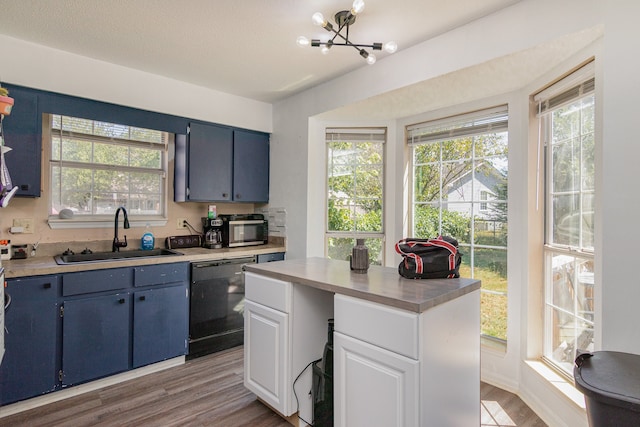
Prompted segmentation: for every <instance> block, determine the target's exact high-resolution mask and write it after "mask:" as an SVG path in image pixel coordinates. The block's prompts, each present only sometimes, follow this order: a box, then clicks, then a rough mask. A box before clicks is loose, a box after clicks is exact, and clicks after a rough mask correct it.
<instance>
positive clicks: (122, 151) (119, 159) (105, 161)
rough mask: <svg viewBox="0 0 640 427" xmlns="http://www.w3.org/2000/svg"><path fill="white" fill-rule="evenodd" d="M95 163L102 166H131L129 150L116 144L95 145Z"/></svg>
mask: <svg viewBox="0 0 640 427" xmlns="http://www.w3.org/2000/svg"><path fill="white" fill-rule="evenodd" d="M93 150H94V162H95V163H98V164H101V165H114V166H129V148H128V147H122V146H121V145H115V144H101V143H95V144H93Z"/></svg>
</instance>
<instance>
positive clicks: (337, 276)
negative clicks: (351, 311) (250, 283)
mask: <svg viewBox="0 0 640 427" xmlns="http://www.w3.org/2000/svg"><path fill="white" fill-rule="evenodd" d="M246 270H247V271H249V272H254V273H256V274H261V275H264V276H268V277H272V278H275V279H279V280H283V281H287V282H294V283H297V284H301V285H306V286H310V287H313V288H317V289H321V290H325V291H329V292H333V293H336V294H342V295H348V296H352V297H356V298H361V299H363V300H367V301H372V302H376V303H380V304H384V305H388V306H390V307H395V308H400V309H404V310H408V311H412V312H415V313H422V312H424V311H426V310H428V309H430V308H432V307H435V306H437V305H440V304H443V303H445V302H448V301H451V300H453V299H455V298H458V297H460V296H462V295H465V294H467V293H470V292H473V291H475V290H477V289H480V281H479V280H476V279H466V278H459V279H419V280H412V279H405V278H404V277H402V276H400V274H398V270H397V269H395V268H390V267H381V266H376V265H372V266H370V267H369V270H368V272H367V273H366V274H361V273H354V272H352V271H351V270H350V268H349V263H348V262H347V261H337V260H331V259H326V258H307V259H293V260H286V261H277V262H271V263H266V264H251V265H247V266H246Z"/></svg>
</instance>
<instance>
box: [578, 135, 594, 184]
mask: <svg viewBox="0 0 640 427" xmlns="http://www.w3.org/2000/svg"><path fill="white" fill-rule="evenodd" d="M594 156H595V141H594V134H593V133H590V134H588V135H585V136H583V137H582V165H581V166H582V170H581V173H582V189H583V190H594V189H595V159H594Z"/></svg>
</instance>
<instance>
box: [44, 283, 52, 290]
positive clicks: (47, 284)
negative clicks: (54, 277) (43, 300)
mask: <svg viewBox="0 0 640 427" xmlns="http://www.w3.org/2000/svg"><path fill="white" fill-rule="evenodd" d="M43 287H44V288H45V289H51V283H45V284H44V286H43Z"/></svg>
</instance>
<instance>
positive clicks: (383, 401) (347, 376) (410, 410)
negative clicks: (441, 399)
mask: <svg viewBox="0 0 640 427" xmlns="http://www.w3.org/2000/svg"><path fill="white" fill-rule="evenodd" d="M333 340H334V341H333V343H334V369H335V370H334V374H335V375H334V382H333V383H334V397H335V399H334V404H335V412H334V421H335V425H336V426H337V427H376V426H380V427H392V426H397V427H408V426H417V425H418V419H419V415H418V410H419V406H418V399H419V382H418V380H419V378H418V375H419V369H418V368H419V362H418V361H417V360H412V359H409V358H407V357H405V356H401V355H399V354H396V353H393V352H390V351H388V350H384V349H382V348H380V347H377V346H374V345H371V344H368V343H365V342H364V341H360V340H356V339H354V338H351V337H348V336H346V335H343V334H341V333H339V332H334V336H333Z"/></svg>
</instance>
